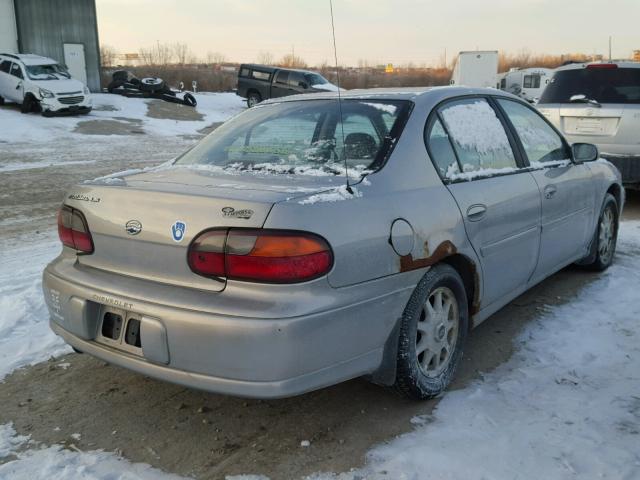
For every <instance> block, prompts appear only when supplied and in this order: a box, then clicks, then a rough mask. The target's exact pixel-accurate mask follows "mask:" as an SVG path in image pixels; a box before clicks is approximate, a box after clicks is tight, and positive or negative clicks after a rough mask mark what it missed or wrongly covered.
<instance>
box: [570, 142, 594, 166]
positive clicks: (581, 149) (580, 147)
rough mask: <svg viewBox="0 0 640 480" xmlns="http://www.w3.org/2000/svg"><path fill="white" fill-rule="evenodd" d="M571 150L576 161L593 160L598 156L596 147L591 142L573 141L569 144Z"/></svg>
mask: <svg viewBox="0 0 640 480" xmlns="http://www.w3.org/2000/svg"><path fill="white" fill-rule="evenodd" d="M571 152H572V153H573V161H574V162H576V163H583V162H593V161H594V160H597V159H598V157H599V156H600V154H599V152H598V147H596V146H595V145H592V144H591V143H574V144H573V145H571Z"/></svg>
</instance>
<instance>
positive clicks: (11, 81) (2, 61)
mask: <svg viewBox="0 0 640 480" xmlns="http://www.w3.org/2000/svg"><path fill="white" fill-rule="evenodd" d="M5 101H7V102H15V103H18V104H20V105H21V111H22V113H29V112H42V114H43V115H45V116H51V115H54V114H73V113H83V114H86V113H89V112H90V111H91V108H92V104H91V95H90V93H89V89H88V88H87V87H86V85H84V84H83V83H82V82H81V81H79V80H76V79H75V78H71V75H69V72H68V71H67V69H66V68H65V67H64V66H62V65H60V64H58V63H57V62H56V61H55V60H53V59H51V58H47V57H41V56H39V55H33V54H13V53H0V105H2V104H3V103H4V102H5Z"/></svg>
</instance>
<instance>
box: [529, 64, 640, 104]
mask: <svg viewBox="0 0 640 480" xmlns="http://www.w3.org/2000/svg"><path fill="white" fill-rule="evenodd" d="M574 95H584V96H585V97H586V98H588V99H590V100H595V101H597V102H599V103H636V104H637V103H640V68H578V69H575V70H562V71H559V72H556V74H555V75H554V76H553V78H552V79H551V82H549V85H548V86H547V88H546V89H545V90H544V92H543V94H542V96H541V97H540V101H539V102H538V103H539V104H542V103H570V99H571V97H572V96H574Z"/></svg>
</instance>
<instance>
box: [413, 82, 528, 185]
mask: <svg viewBox="0 0 640 480" xmlns="http://www.w3.org/2000/svg"><path fill="white" fill-rule="evenodd" d="M494 97H495V96H494V95H490V94H470V95H458V96H455V97H449V98H446V99H444V100H442V101H441V102H439V103H437V104H436V105H435V106H434V107H433V108H432V109H431V112H430V113H429V116H428V117H427V121H426V123H425V126H424V129H423V132H422V141H423V143H424V145H425V148H426V150H427V154H428V155H429V160H430V161H431V164H432V165H433V168H434V169H435V171H436V173H437V174H438V176H439V177H440V180H442V182H443V183H444V184H445V185H451V184H456V183H466V182H475V181H478V180H486V179H488V178H496V177H504V176H507V175H517V174H520V173H524V172H528V171H529V168H530V166H529V164H528V162H527V164H526V165H525V162H524V160H525V159H524V158H523V157H522V152H521V151H520V144H519V143H518V142H519V138H518V137H516V136H514V132H513V130H512V129H511V127H512V125H511V123H507V122H508V120H509V119H508V118H506V117H505V115H504V113H503V112H502V110H501V109H499V108H498V107H499V105H497V104H496V103H495V102H494ZM473 98H477V99H483V100H486V102H487V103H488V104H489V106H490V107H491V108H492V109H493V111H494V112H495V114H496V117H498V120H499V121H500V124H501V125H502V128H503V129H504V131H505V134H506V135H507V139H508V140H509V145H510V146H511V150H512V152H513V156H514V159H515V162H516V170H515V171H513V172H505V173H492V174H486V175H478V176H477V177H476V178H473V179H472V180H466V179H462V178H461V179H456V180H452V179H450V178H447V177H444V176H443V175H442V174H441V173H440V169H439V168H438V167H437V166H436V163H435V160H434V156H433V154H432V153H431V147H430V146H429V142H428V140H427V139H428V136H427V135H428V134H430V133H431V128H432V127H433V124H434V123H435V120H434V119H438V120H439V121H440V123H441V125H442V128H443V129H444V131H445V132H446V134H447V138H448V140H449V144H450V145H451V148H452V150H453V153H454V154H455V156H456V160H457V162H458V169H459V170H460V171H461V172H462V167H461V164H460V157H459V155H458V151H457V149H456V148H455V145H454V143H453V142H452V141H451V134H450V133H449V129H448V128H447V126H446V124H445V122H444V120H443V119H442V115H441V114H440V110H441V109H442V108H443V107H445V106H446V105H447V104H448V103H455V102H458V101H460V100H468V99H473ZM500 98H507V97H500Z"/></svg>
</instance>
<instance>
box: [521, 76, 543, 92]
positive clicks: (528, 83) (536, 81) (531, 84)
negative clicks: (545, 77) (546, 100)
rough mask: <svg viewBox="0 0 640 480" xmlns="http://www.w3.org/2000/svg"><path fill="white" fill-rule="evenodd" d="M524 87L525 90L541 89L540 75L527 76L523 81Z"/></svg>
mask: <svg viewBox="0 0 640 480" xmlns="http://www.w3.org/2000/svg"><path fill="white" fill-rule="evenodd" d="M522 86H523V87H524V88H540V75H538V74H537V73H536V74H533V75H525V76H524V80H523V81H522Z"/></svg>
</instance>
